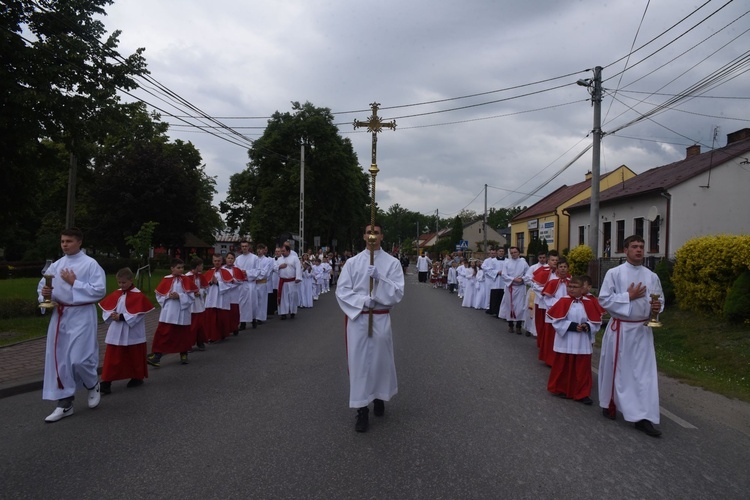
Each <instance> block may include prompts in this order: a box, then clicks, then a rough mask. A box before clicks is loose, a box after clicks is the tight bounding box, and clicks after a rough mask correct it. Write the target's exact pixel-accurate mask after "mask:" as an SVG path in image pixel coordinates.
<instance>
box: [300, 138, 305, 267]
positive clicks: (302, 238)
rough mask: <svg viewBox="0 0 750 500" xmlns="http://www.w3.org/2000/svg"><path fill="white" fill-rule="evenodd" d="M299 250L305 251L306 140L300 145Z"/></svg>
mask: <svg viewBox="0 0 750 500" xmlns="http://www.w3.org/2000/svg"><path fill="white" fill-rule="evenodd" d="M299 250H300V255H302V252H304V251H305V141H304V139H303V140H302V143H301V144H300V147H299Z"/></svg>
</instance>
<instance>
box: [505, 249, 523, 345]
mask: <svg viewBox="0 0 750 500" xmlns="http://www.w3.org/2000/svg"><path fill="white" fill-rule="evenodd" d="M528 270H529V264H528V263H527V262H526V259H524V258H523V257H521V252H520V250H519V249H518V247H510V259H505V262H504V263H503V274H502V280H503V284H504V285H505V293H504V294H503V301H502V302H501V303H500V314H498V317H500V318H503V319H504V320H506V321H507V322H508V331H509V332H511V333H513V328H514V327H515V332H516V333H517V334H518V335H521V333H523V320H524V318H525V317H526V284H525V283H524V281H523V277H524V276H525V275H526V271H528Z"/></svg>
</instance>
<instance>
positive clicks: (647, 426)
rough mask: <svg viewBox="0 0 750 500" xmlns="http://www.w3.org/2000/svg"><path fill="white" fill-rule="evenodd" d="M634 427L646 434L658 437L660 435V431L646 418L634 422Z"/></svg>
mask: <svg viewBox="0 0 750 500" xmlns="http://www.w3.org/2000/svg"><path fill="white" fill-rule="evenodd" d="M635 428H636V429H638V430H639V431H643V432H645V433H646V434H647V435H649V436H651V437H659V436H661V431H660V430H659V429H657V428H655V427H654V424H652V423H651V422H649V421H648V420H645V419H644V420H640V421H638V422H636V423H635Z"/></svg>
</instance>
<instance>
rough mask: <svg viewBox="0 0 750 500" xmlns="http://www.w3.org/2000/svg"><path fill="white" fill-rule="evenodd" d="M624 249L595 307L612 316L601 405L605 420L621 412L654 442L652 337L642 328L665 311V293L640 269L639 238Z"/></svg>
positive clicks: (632, 238)
mask: <svg viewBox="0 0 750 500" xmlns="http://www.w3.org/2000/svg"><path fill="white" fill-rule="evenodd" d="M624 248H625V257H626V259H627V262H625V263H623V264H620V265H619V266H617V267H615V268H614V269H610V270H609V271H607V274H606V275H605V276H604V281H603V283H602V286H601V289H600V292H599V302H600V303H601V305H602V307H604V309H606V310H607V312H609V314H610V315H611V316H612V319H611V320H610V321H609V323H608V324H607V329H606V331H605V332H604V338H603V339H602V349H601V356H600V359H599V406H601V407H602V412H603V414H604V416H605V417H607V418H611V419H613V420H614V419H615V418H616V416H617V413H616V412H617V410H620V411H621V412H622V415H623V417H624V418H625V421H627V422H635V427H636V429H638V430H641V431H643V432H645V433H646V434H648V435H649V436H653V437H658V436H659V435H661V431H660V430H658V429H656V428H654V425H653V424H658V423H659V384H658V374H657V371H656V354H655V351H654V334H653V331H652V330H651V327H648V326H645V324H644V323H645V322H646V321H647V320H648V319H649V317H650V315H651V312H652V311H654V312H661V311H662V310H663V308H664V306H663V304H664V294H663V293H662V288H661V282H660V281H659V277H658V276H657V275H656V274H655V273H653V272H652V271H650V270H649V269H648V268H646V267H644V266H643V253H644V248H643V238H642V237H640V236H630V237H628V238H626V239H625V244H624ZM651 294H655V295H658V297H659V298H658V299H656V300H654V299H652V298H651V297H650V295H651Z"/></svg>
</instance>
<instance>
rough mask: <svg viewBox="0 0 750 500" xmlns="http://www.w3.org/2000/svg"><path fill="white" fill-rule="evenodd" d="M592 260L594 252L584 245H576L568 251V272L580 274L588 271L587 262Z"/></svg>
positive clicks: (574, 274) (575, 274)
mask: <svg viewBox="0 0 750 500" xmlns="http://www.w3.org/2000/svg"><path fill="white" fill-rule="evenodd" d="M592 260H594V252H593V251H592V250H591V248H589V247H588V246H586V245H578V246H577V247H575V248H574V249H573V250H571V251H570V252H568V265H569V267H570V274H572V275H573V276H580V275H582V274H588V273H589V262H591V261H592Z"/></svg>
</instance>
